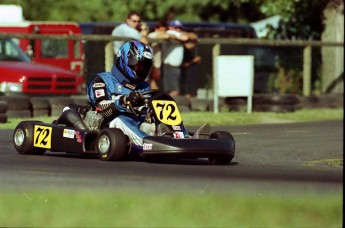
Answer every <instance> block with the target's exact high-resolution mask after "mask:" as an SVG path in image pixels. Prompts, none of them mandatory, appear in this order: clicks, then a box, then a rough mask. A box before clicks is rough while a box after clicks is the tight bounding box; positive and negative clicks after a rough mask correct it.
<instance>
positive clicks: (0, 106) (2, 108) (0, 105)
mask: <svg viewBox="0 0 345 228" xmlns="http://www.w3.org/2000/svg"><path fill="white" fill-rule="evenodd" d="M6 111H7V101H0V113H6Z"/></svg>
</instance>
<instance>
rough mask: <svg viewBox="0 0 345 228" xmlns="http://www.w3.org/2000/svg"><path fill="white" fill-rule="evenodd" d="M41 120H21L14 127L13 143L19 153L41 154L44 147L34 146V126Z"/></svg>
mask: <svg viewBox="0 0 345 228" xmlns="http://www.w3.org/2000/svg"><path fill="white" fill-rule="evenodd" d="M39 123H42V122H41V121H22V122H20V123H19V124H18V125H17V127H16V128H15V129H14V133H13V144H14V147H15V148H16V150H17V152H18V153H19V154H36V155H42V154H44V152H45V151H46V149H44V148H38V147H34V141H33V140H34V126H35V124H39Z"/></svg>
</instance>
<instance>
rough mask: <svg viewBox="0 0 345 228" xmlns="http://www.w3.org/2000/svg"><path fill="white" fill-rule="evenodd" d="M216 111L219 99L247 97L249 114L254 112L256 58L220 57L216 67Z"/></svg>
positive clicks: (250, 56) (217, 58)
mask: <svg viewBox="0 0 345 228" xmlns="http://www.w3.org/2000/svg"><path fill="white" fill-rule="evenodd" d="M214 67H215V68H214V87H215V88H214V110H215V112H218V97H247V112H248V113H251V111H252V97H253V85H254V56H252V55H220V56H217V57H216V59H215V66H214Z"/></svg>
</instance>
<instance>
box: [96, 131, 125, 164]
mask: <svg viewBox="0 0 345 228" xmlns="http://www.w3.org/2000/svg"><path fill="white" fill-rule="evenodd" d="M129 147H130V144H129V138H128V136H126V135H125V134H124V133H123V132H122V131H121V130H120V129H117V128H107V129H103V130H102V131H101V132H100V133H99V134H98V136H97V141H96V150H97V154H98V157H99V158H100V159H101V160H103V161H121V160H124V159H125V157H126V155H127V153H128V151H129Z"/></svg>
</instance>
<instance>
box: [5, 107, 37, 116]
mask: <svg viewBox="0 0 345 228" xmlns="http://www.w3.org/2000/svg"><path fill="white" fill-rule="evenodd" d="M6 114H7V116H8V118H31V117H32V113H31V110H30V109H27V110H24V109H23V110H7V112H6Z"/></svg>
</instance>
